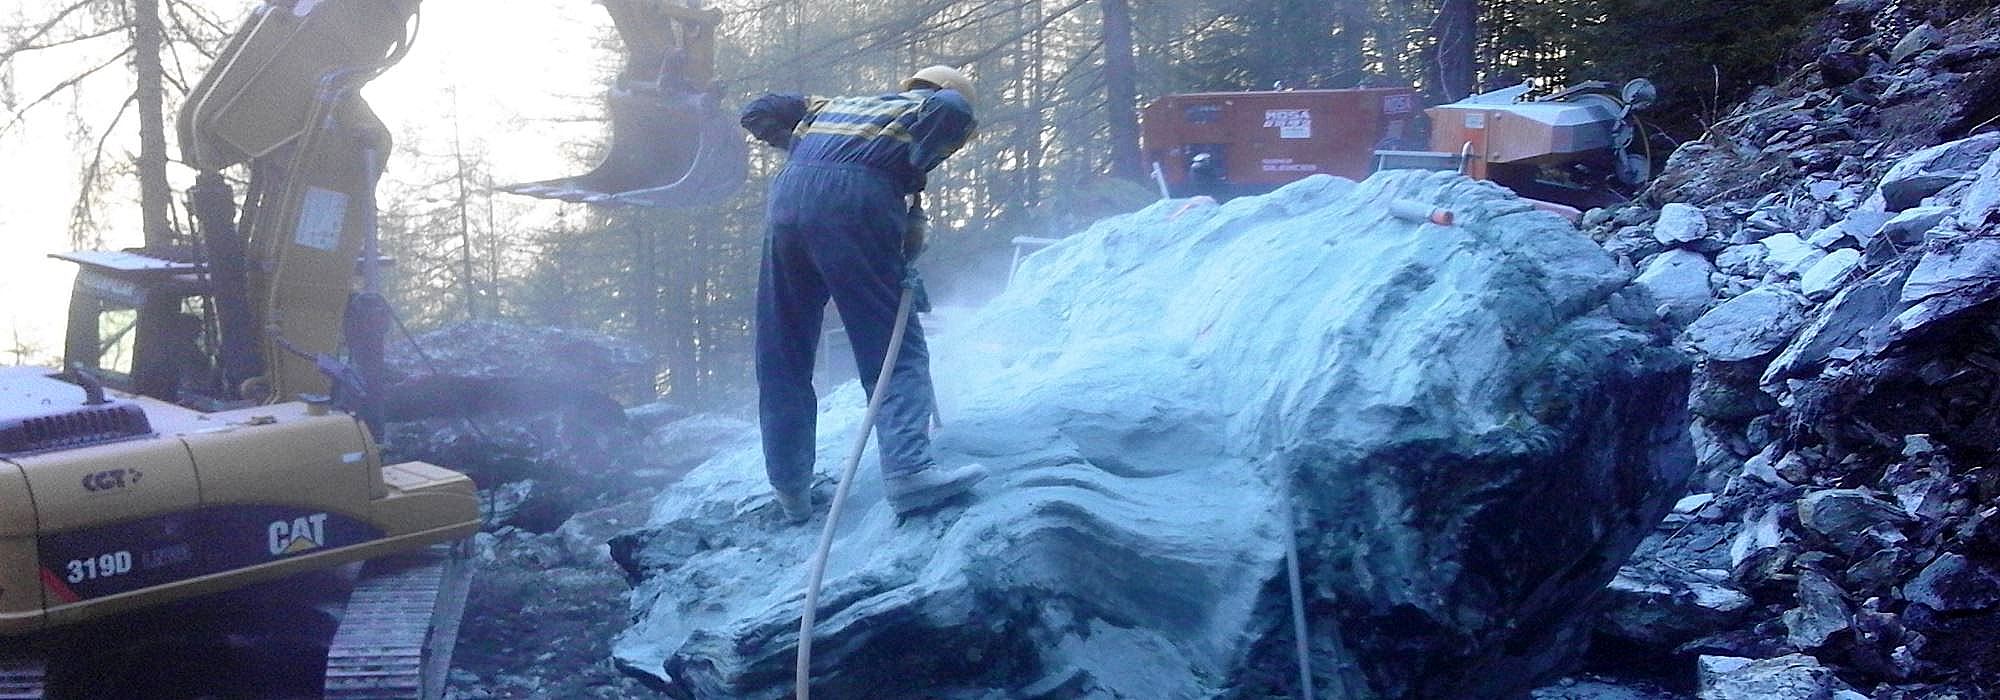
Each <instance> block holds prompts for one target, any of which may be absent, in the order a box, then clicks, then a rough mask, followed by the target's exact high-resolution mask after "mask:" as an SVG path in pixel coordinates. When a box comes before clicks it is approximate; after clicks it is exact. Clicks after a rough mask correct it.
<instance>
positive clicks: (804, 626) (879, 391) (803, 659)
mask: <svg viewBox="0 0 2000 700" xmlns="http://www.w3.org/2000/svg"><path fill="white" fill-rule="evenodd" d="M915 299H916V290H915V289H911V288H908V287H905V288H904V289H903V300H902V301H901V302H898V303H897V304H896V329H895V330H893V331H890V333H889V351H888V352H887V353H885V354H884V356H883V357H882V371H881V372H879V373H877V374H876V376H875V391H874V392H872V393H871V394H870V396H869V397H868V413H867V415H864V416H862V418H861V434H859V435H856V436H854V451H852V452H850V453H848V455H847V466H846V467H845V468H843V469H842V470H841V473H840V485H839V486H838V487H835V488H834V490H833V504H832V505H831V506H830V507H828V508H827V510H826V527H825V528H823V529H821V530H820V533H819V549H817V550H814V551H813V558H812V575H811V576H810V577H809V578H807V579H806V609H805V612H803V613H801V614H800V615H799V665H798V675H797V677H796V679H795V682H796V683H797V684H798V700H808V698H810V697H811V696H812V686H811V682H812V638H813V622H815V621H816V618H817V617H818V613H819V586H820V582H821V581H823V580H825V578H826V557H827V553H828V552H830V551H832V550H833V527H834V525H835V524H836V523H839V522H840V507H841V505H842V504H845V503H846V502H847V487H848V486H850V485H852V484H853V483H854V472H855V471H856V470H857V469H856V468H857V467H859V466H860V465H861V453H862V451H863V450H865V449H867V447H868V432H869V431H870V430H873V429H874V428H875V414H876V413H877V412H879V411H880V410H881V409H882V397H884V396H887V395H888V394H889V373H890V372H892V371H894V370H895V368H896V355H897V354H898V353H900V352H901V351H902V349H903V331H904V329H906V328H908V327H909V325H910V306H911V304H912V303H913V302H914V300H915Z"/></svg>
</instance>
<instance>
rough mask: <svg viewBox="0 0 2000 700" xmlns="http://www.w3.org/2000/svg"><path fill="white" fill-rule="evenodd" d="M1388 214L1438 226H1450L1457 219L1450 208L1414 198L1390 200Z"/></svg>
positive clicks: (1405, 219)
mask: <svg viewBox="0 0 2000 700" xmlns="http://www.w3.org/2000/svg"><path fill="white" fill-rule="evenodd" d="M1389 214H1390V215H1391V216H1394V217H1396V218H1398V219H1402V220H1404V221H1410V222H1415V223H1419V224H1436V225H1438V226H1450V225H1452V223H1453V222H1455V221H1457V220H1458V216H1457V215H1456V214H1453V213H1452V212H1451V210H1450V209H1440V208H1438V207H1434V206H1431V205H1429V204H1425V203H1423V202H1419V201H1416V200H1414V199H1397V200H1391V201H1390V202H1389Z"/></svg>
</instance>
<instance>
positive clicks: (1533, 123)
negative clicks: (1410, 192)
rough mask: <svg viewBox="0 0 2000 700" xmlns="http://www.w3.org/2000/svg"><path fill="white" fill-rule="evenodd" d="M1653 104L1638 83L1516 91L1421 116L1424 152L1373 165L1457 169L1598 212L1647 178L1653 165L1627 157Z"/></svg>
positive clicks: (1649, 91) (1383, 155)
mask: <svg viewBox="0 0 2000 700" xmlns="http://www.w3.org/2000/svg"><path fill="white" fill-rule="evenodd" d="M1653 99H1654V91H1653V86H1652V83H1650V82H1647V81H1646V80H1644V79H1638V80H1633V81H1631V82H1628V83H1626V84H1625V86H1624V87H1623V88H1622V89H1616V90H1614V89H1613V86H1612V84H1611V83H1606V82H1587V83H1582V84H1578V85H1575V86H1571V87H1568V88H1564V89H1562V90H1558V91H1556V92H1553V93H1550V94H1547V95H1541V96H1533V95H1532V91H1531V88H1530V87H1529V86H1528V85H1527V84H1522V85H1517V86H1514V87H1510V88H1504V89H1501V90H1495V91H1492V92H1487V93H1481V94H1478V95H1473V96H1471V97H1467V98H1465V99H1463V100H1459V101H1457V102H1453V103H1451V104H1447V105H1439V106H1436V107H1432V108H1430V109H1427V110H1425V111H1424V113H1425V114H1426V115H1427V116H1428V117H1429V121H1430V149H1429V150H1428V151H1389V150H1384V151H1378V152H1377V153H1376V160H1377V163H1378V164H1379V166H1380V167H1382V168H1385V169H1386V168H1410V167H1415V168H1428V169H1440V170H1442V169H1456V170H1459V171H1461V172H1463V173H1465V174H1466V175H1468V176H1471V177H1475V178H1479V179H1482V180H1492V181H1494V182H1498V183H1500V184H1502V185H1505V186H1507V187H1508V188H1509V189H1512V190H1514V191H1515V192H1516V193H1518V194H1520V195H1521V196H1523V197H1529V198H1532V199H1540V200H1548V201H1552V202H1558V203H1562V204H1568V205H1573V206H1577V207H1591V206H1602V205H1604V204H1608V203H1611V202H1615V201H1618V200H1620V199H1622V198H1623V197H1622V196H1621V195H1619V194H1618V193H1617V190H1619V189H1625V188H1633V187H1638V186H1639V185H1642V184H1644V183H1645V182H1646V180H1648V179H1649V178H1650V176H1651V161H1650V160H1649V159H1648V158H1646V157H1645V156H1644V155H1643V154H1640V153H1634V152H1632V148H1633V146H1634V143H1635V142H1636V141H1637V140H1638V137H1639V134H1638V128H1637V124H1636V120H1634V119H1632V117H1631V114H1632V112H1634V111H1637V110H1640V109H1644V108H1645V107H1646V106H1647V105H1649V104H1651V103H1652V101H1653Z"/></svg>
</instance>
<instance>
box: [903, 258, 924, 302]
mask: <svg viewBox="0 0 2000 700" xmlns="http://www.w3.org/2000/svg"><path fill="white" fill-rule="evenodd" d="M903 288H904V289H908V290H910V294H911V299H910V313H913V314H927V313H930V312H931V292H930V290H929V289H926V288H924V276H923V275H920V274H917V266H916V265H904V266H903Z"/></svg>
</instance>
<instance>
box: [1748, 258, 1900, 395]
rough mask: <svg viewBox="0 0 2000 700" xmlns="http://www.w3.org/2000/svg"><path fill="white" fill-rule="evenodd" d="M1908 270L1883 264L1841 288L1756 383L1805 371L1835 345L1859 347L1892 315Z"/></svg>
mask: <svg viewBox="0 0 2000 700" xmlns="http://www.w3.org/2000/svg"><path fill="white" fill-rule="evenodd" d="M1908 274H1909V270H1908V269H1907V268H1905V267H1895V268H1885V269H1883V270H1880V271H1877V272H1876V273H1874V274H1872V275H1869V276H1868V277H1867V278H1866V279H1863V280H1862V281H1861V282H1858V283H1855V284H1852V285H1849V286H1848V287H1847V288H1845V289H1842V290H1840V293H1838V294H1835V295H1834V297H1833V300H1832V301H1829V302H1827V303H1826V304H1825V305H1823V306H1821V307H1820V309H1819V311H1818V312H1817V314H1816V315H1814V316H1813V319H1812V322H1811V323H1809V324H1807V325H1806V327H1805V329H1804V330H1801V331H1799V334H1798V336H1797V337H1795V338H1793V339H1792V342H1791V343H1790V344H1789V345H1786V346H1785V351H1784V352H1782V353H1779V354H1778V358H1777V359H1776V360H1773V361H1771V364H1770V366H1769V368H1768V369H1766V370H1765V371H1764V376H1763V377H1762V378H1761V379H1760V380H1759V382H1758V383H1760V384H1762V385H1764V386H1772V385H1775V384H1777V383H1778V382H1780V381H1783V380H1785V379H1788V378H1791V377H1794V376H1800V375H1804V374H1807V373H1808V372H1807V371H1808V370H1809V369H1810V368H1814V367H1817V366H1819V365H1820V363H1822V362H1825V361H1826V360H1827V358H1828V357H1829V356H1830V355H1831V354H1832V352H1833V351H1834V350H1836V349H1840V348H1848V349H1857V350H1858V349H1860V348H1862V347H1863V346H1864V344H1865V340H1866V338H1867V337H1868V336H1869V335H1870V332H1871V329H1878V328H1882V327H1884V326H1885V325H1886V324H1887V323H1888V321H1889V319H1890V317H1891V316H1893V315H1894V313H1895V311H1896V309H1897V308H1898V307H1897V298H1898V296H1899V295H1900V294H1901V293H1902V287H1903V280H1904V278H1905V277H1907V276H1908Z"/></svg>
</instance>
